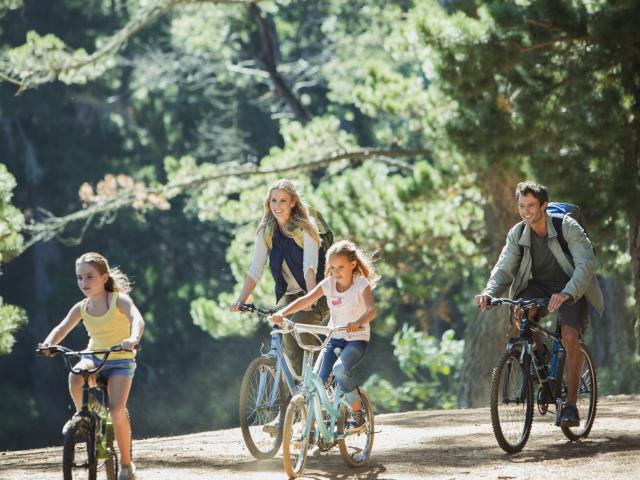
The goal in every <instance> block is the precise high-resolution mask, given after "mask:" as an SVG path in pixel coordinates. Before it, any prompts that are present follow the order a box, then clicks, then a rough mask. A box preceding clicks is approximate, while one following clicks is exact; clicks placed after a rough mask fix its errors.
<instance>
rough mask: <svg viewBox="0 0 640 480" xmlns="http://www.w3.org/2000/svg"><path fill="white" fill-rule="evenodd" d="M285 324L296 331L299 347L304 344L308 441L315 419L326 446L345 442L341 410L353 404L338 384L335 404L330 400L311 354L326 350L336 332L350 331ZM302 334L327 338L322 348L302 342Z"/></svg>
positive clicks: (303, 384) (302, 387)
mask: <svg viewBox="0 0 640 480" xmlns="http://www.w3.org/2000/svg"><path fill="white" fill-rule="evenodd" d="M285 322H286V324H287V325H288V326H290V327H291V328H292V329H293V335H294V336H295V338H296V341H297V342H298V345H300V347H301V348H303V349H304V353H305V358H304V360H305V361H304V362H303V365H304V377H303V381H302V386H301V388H300V390H301V391H302V392H303V393H304V395H305V399H306V404H307V408H308V411H309V413H308V415H307V423H306V425H305V431H304V435H305V437H306V438H309V437H310V435H311V427H312V426H313V423H314V420H315V423H316V425H317V429H318V431H319V432H320V437H321V438H322V440H323V441H324V442H325V443H328V444H330V443H335V442H337V441H339V440H342V439H344V437H345V435H344V434H338V433H336V430H335V427H336V423H337V421H338V419H339V418H340V416H341V413H342V412H341V411H340V407H341V406H343V407H345V408H349V407H350V405H349V404H348V403H347V402H346V400H345V399H344V396H343V394H342V390H341V388H340V386H339V385H336V388H335V393H334V397H333V402H332V401H331V399H330V398H329V394H328V393H327V389H326V388H325V385H324V382H323V381H322V379H321V378H320V377H319V376H318V374H317V373H315V372H314V371H313V366H312V365H311V363H312V360H311V359H312V355H311V353H312V352H314V351H320V350H322V349H323V348H324V347H325V346H326V345H327V344H328V343H329V340H330V339H331V336H332V335H333V333H334V332H336V331H339V330H346V328H345V327H337V328H333V329H328V328H327V327H323V326H319V325H299V324H295V323H293V322H291V321H289V320H285ZM299 332H303V333H311V334H312V335H317V334H318V333H320V334H322V335H326V338H325V339H324V340H323V341H322V342H321V344H320V345H319V346H316V345H305V344H303V343H302V340H301V338H300V333H299ZM323 412H326V413H327V414H328V415H329V420H330V421H329V426H327V424H326V423H325V419H324V417H323Z"/></svg>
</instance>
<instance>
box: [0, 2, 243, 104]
mask: <svg viewBox="0 0 640 480" xmlns="http://www.w3.org/2000/svg"><path fill="white" fill-rule="evenodd" d="M198 3H210V4H241V5H246V4H249V3H252V2H249V1H248V0H160V1H157V2H154V3H149V4H147V5H145V6H144V7H142V8H141V9H140V10H138V11H137V12H136V13H135V14H134V15H133V17H132V18H131V20H129V22H127V24H126V25H125V26H124V27H123V28H122V29H121V30H119V31H118V32H116V33H115V34H114V35H113V36H111V37H110V38H109V39H108V40H107V41H106V42H105V43H104V45H103V46H102V47H100V48H99V49H98V50H96V51H95V52H94V53H92V54H90V55H86V56H84V57H79V58H78V57H74V56H71V55H69V54H68V52H67V49H66V48H65V49H61V50H55V51H54V52H52V53H58V54H60V53H62V54H63V55H66V58H65V57H64V56H63V57H62V60H60V58H54V57H52V58H51V59H48V60H50V61H46V62H45V61H41V62H39V65H38V67H36V68H33V69H31V70H28V71H26V72H20V71H18V72H14V73H13V74H9V73H6V72H1V71H0V80H3V81H6V82H9V83H12V84H14V85H17V86H19V89H18V92H17V94H20V93H22V92H23V91H25V90H27V89H29V88H35V87H37V86H39V85H42V84H44V83H49V82H52V81H55V80H57V79H59V78H60V77H61V76H63V75H65V74H66V75H68V74H70V73H73V72H75V71H80V70H81V69H83V68H85V67H88V66H95V65H98V63H99V62H100V61H101V60H102V59H103V58H105V57H107V56H108V55H112V54H115V53H116V52H118V51H119V50H120V49H121V48H122V47H123V46H124V44H125V43H126V42H127V41H128V40H129V39H130V38H132V37H133V36H134V35H136V34H137V33H138V32H140V31H141V30H143V29H144V28H146V27H148V26H149V25H151V24H153V23H154V22H155V21H157V20H158V19H159V18H160V17H162V16H164V15H166V14H167V13H169V12H170V11H172V10H173V9H174V8H176V7H180V6H185V5H191V4H198ZM55 60H58V61H57V62H56V61H55ZM5 63H7V62H5ZM0 65H1V64H0ZM7 65H8V67H7V66H5V68H9V69H10V68H11V64H10V63H7Z"/></svg>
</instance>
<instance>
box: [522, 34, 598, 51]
mask: <svg viewBox="0 0 640 480" xmlns="http://www.w3.org/2000/svg"><path fill="white" fill-rule="evenodd" d="M587 38H589V36H588V35H581V36H579V37H560V38H554V39H552V40H547V41H546V42H540V43H536V44H535V45H532V46H530V47H527V48H523V49H521V50H520V51H521V52H522V53H529V52H533V51H535V50H540V49H543V48H547V47H550V46H552V45H555V44H556V43H573V42H577V41H579V40H586V39H587Z"/></svg>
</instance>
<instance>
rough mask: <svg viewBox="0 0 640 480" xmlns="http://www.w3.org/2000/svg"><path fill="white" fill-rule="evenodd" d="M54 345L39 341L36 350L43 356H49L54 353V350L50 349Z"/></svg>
mask: <svg viewBox="0 0 640 480" xmlns="http://www.w3.org/2000/svg"><path fill="white" fill-rule="evenodd" d="M54 346H55V345H49V344H48V343H39V344H38V348H37V351H38V352H39V353H40V354H42V355H44V356H45V357H51V356H53V355H54V354H55V351H54V350H52V347H54Z"/></svg>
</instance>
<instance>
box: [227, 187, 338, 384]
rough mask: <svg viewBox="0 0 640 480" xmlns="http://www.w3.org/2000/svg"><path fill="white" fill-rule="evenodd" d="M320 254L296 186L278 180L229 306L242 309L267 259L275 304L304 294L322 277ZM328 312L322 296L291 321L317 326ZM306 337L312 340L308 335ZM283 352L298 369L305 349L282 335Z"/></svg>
mask: <svg viewBox="0 0 640 480" xmlns="http://www.w3.org/2000/svg"><path fill="white" fill-rule="evenodd" d="M324 254H325V252H324V249H323V248H322V247H321V241H320V235H319V233H318V228H317V227H316V225H315V224H314V222H313V220H312V219H311V218H310V216H309V210H308V208H307V206H306V205H305V204H304V203H303V202H302V199H301V198H300V194H299V193H298V191H297V189H296V187H295V185H294V184H293V182H291V181H290V180H287V179H282V180H278V181H277V182H276V183H274V184H273V185H272V186H271V187H270V188H269V191H268V192H267V196H266V198H265V201H264V213H263V216H262V220H261V221H260V225H259V226H258V231H257V235H256V243H255V248H254V252H253V259H252V261H251V265H250V266H249V271H248V273H247V277H246V279H245V281H244V285H243V287H242V291H241V292H240V295H239V296H238V298H237V300H236V301H235V302H234V303H233V304H232V305H231V307H230V308H229V309H230V310H231V311H232V312H237V311H239V310H240V306H241V305H242V304H243V303H245V302H246V300H247V298H249V295H251V293H252V292H253V290H254V289H255V287H256V285H257V284H258V282H259V281H260V279H261V278H262V273H263V271H264V267H265V265H266V263H267V260H268V261H269V269H270V270H271V275H272V276H273V279H274V281H275V284H276V286H275V294H276V303H278V304H279V305H280V306H281V307H284V306H286V305H288V304H289V303H291V302H293V301H294V300H296V299H297V298H299V297H302V296H304V295H305V294H306V293H307V292H310V291H311V290H313V289H314V288H315V286H316V285H317V284H318V282H320V281H321V280H322V279H323V278H324V263H325V259H324ZM328 313H329V310H328V308H327V303H326V300H325V299H324V298H322V299H321V300H319V301H318V302H317V303H315V304H314V305H312V306H310V307H308V308H306V309H305V310H303V311H300V312H297V313H296V314H295V315H293V316H292V317H291V320H292V321H294V322H297V323H304V324H315V325H319V324H322V323H323V322H324V321H325V320H326V319H327V318H328ZM305 341H306V342H309V343H313V342H312V337H310V336H309V337H308V338H305ZM284 350H285V353H286V354H287V356H288V357H289V360H291V365H292V367H293V369H294V371H295V372H296V373H301V372H302V357H303V352H302V349H301V348H300V347H298V344H297V343H296V341H295V339H294V338H292V337H291V335H284Z"/></svg>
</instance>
